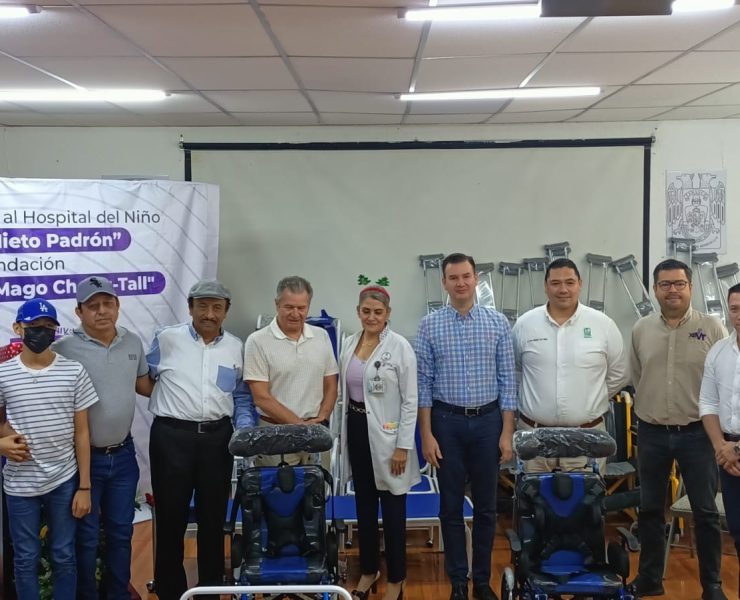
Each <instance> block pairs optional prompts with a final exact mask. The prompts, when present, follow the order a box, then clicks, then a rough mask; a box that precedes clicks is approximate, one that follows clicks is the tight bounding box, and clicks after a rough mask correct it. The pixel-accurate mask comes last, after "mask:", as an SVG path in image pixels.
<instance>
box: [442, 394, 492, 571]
mask: <svg viewBox="0 0 740 600" xmlns="http://www.w3.org/2000/svg"><path fill="white" fill-rule="evenodd" d="M502 425H503V421H502V417H501V412H500V411H498V410H494V411H492V412H490V413H488V414H485V415H481V416H478V417H466V416H465V415H460V414H454V413H449V412H444V411H442V410H438V409H435V408H432V434H433V435H434V437H435V438H436V440H437V443H438V444H439V448H440V451H441V452H442V460H441V461H440V468H439V471H438V472H437V477H438V481H439V494H440V499H439V500H440V502H439V520H440V523H441V526H442V539H443V540H444V545H445V570H446V571H447V576H448V577H449V578H450V581H451V582H452V584H453V585H456V584H464V583H466V582H467V579H468V556H467V550H466V548H465V524H464V522H463V502H464V499H465V476H466V475H468V476H469V477H470V489H471V492H472V495H473V584H475V585H478V584H486V585H487V584H489V582H490V579H491V552H492V550H493V537H494V534H495V533H496V486H497V485H498V461H499V456H500V451H499V447H498V443H499V438H500V437H501V428H502Z"/></svg>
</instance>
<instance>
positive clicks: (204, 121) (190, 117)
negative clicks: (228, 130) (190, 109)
mask: <svg viewBox="0 0 740 600" xmlns="http://www.w3.org/2000/svg"><path fill="white" fill-rule="evenodd" d="M150 118H152V119H156V120H157V124H158V125H161V126H163V127H230V126H235V125H240V124H241V123H240V122H239V121H238V120H237V119H235V118H233V117H230V116H229V115H225V114H223V113H207V112H204V113H200V112H198V113H173V114H162V115H151V117H150Z"/></svg>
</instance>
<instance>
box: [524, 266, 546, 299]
mask: <svg viewBox="0 0 740 600" xmlns="http://www.w3.org/2000/svg"><path fill="white" fill-rule="evenodd" d="M522 262H523V263H524V266H525V267H526V268H527V276H528V277H529V301H530V303H531V305H532V308H535V307H536V306H542V305H543V304H544V303H545V298H544V293H545V292H544V289H545V271H546V270H547V258H546V257H544V256H543V257H539V258H525V259H524V260H523V261H522ZM535 273H536V274H537V277H536V278H535ZM540 273H541V274H542V276H541V277H540ZM535 279H536V280H537V283H538V284H539V287H537V286H536V285H535ZM535 288H536V289H538V290H539V291H538V292H537V300H538V301H539V302H535V299H534V290H535Z"/></svg>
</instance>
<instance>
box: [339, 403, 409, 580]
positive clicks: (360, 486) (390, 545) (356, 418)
mask: <svg viewBox="0 0 740 600" xmlns="http://www.w3.org/2000/svg"><path fill="white" fill-rule="evenodd" d="M347 444H348V450H349V463H350V466H351V467H352V480H353V481H354V485H355V505H356V507H357V530H358V534H359V536H360V569H361V571H362V574H363V575H375V573H377V572H378V570H379V562H380V547H379V542H378V500H380V508H381V510H382V513H383V537H384V539H385V564H386V568H387V569H388V581H389V582H390V583H399V582H401V581H403V580H404V579H406V494H399V495H393V494H391V493H390V492H388V491H381V490H378V489H377V488H376V487H375V474H374V472H373V461H372V456H371V454H370V442H369V440H368V435H367V417H366V415H364V414H361V413H357V412H354V411H352V410H350V411H348V413H347ZM409 460H416V457H415V456H410V457H409Z"/></svg>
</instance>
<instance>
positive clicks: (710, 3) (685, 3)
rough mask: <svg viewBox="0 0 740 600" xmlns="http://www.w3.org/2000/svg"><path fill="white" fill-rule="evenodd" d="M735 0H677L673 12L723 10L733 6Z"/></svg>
mask: <svg viewBox="0 0 740 600" xmlns="http://www.w3.org/2000/svg"><path fill="white" fill-rule="evenodd" d="M733 6H735V0H676V1H675V2H674V3H673V5H672V9H673V14H676V13H682V12H699V11H705V10H722V9H723V8H732V7H733Z"/></svg>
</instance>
